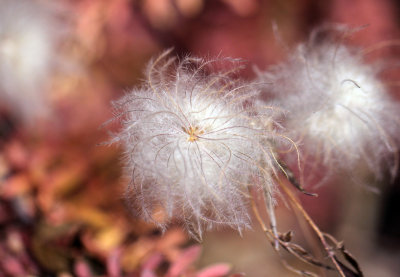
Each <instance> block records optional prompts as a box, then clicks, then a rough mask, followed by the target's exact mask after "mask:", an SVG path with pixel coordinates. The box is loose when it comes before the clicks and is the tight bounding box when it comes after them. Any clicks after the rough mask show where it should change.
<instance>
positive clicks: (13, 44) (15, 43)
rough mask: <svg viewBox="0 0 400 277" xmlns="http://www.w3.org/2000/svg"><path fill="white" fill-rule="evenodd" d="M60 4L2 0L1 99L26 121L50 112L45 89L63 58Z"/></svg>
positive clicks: (0, 41) (62, 29) (63, 29)
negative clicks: (58, 5)
mask: <svg viewBox="0 0 400 277" xmlns="http://www.w3.org/2000/svg"><path fill="white" fill-rule="evenodd" d="M58 13H59V10H58V7H56V6H53V4H51V5H44V4H42V3H41V2H38V1H32V0H0V99H1V101H2V102H3V103H6V104H7V105H8V109H12V110H11V112H13V113H14V115H16V116H18V117H20V118H22V119H23V120H25V121H31V120H32V119H33V118H36V117H40V116H42V115H44V114H46V112H47V109H48V107H47V105H46V97H45V91H46V86H47V85H48V81H49V79H50V78H51V76H52V75H53V71H54V69H55V68H56V66H57V63H59V62H60V55H59V54H58V51H59V49H58V48H57V46H58V43H59V42H60V39H61V37H62V35H63V34H65V32H66V27H65V26H64V25H63V24H62V21H61V20H60V18H59V15H60V14H58Z"/></svg>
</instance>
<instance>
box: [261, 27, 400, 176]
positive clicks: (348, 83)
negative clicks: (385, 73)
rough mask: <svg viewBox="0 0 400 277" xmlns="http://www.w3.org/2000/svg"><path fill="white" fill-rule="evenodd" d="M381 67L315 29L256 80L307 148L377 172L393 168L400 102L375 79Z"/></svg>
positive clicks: (329, 160) (334, 162)
mask: <svg viewBox="0 0 400 277" xmlns="http://www.w3.org/2000/svg"><path fill="white" fill-rule="evenodd" d="M323 35H325V37H323ZM380 69H381V68H380V67H378V66H376V65H373V64H367V63H365V62H364V60H363V56H362V51H361V50H360V49H356V48H352V47H349V46H346V45H344V44H343V43H342V42H341V41H338V40H337V39H333V37H332V36H328V37H326V34H323V33H322V32H320V31H316V32H315V33H314V34H313V35H312V38H311V39H310V41H309V42H308V43H305V44H300V45H299V46H298V47H297V49H295V50H294V51H293V53H292V54H290V56H289V58H288V61H286V62H284V63H282V64H280V65H278V66H275V67H273V68H271V69H270V70H268V71H267V72H264V73H262V74H260V80H261V81H262V82H263V83H266V85H265V86H264V89H265V93H266V94H269V95H272V96H273V97H274V98H275V99H276V102H277V103H279V105H280V106H282V107H284V108H285V109H286V110H287V111H288V115H287V118H286V126H285V127H287V129H288V130H290V131H292V133H293V134H295V135H296V136H297V138H298V139H299V140H302V144H303V146H304V148H303V149H304V150H305V153H306V154H308V155H310V154H311V155H312V156H313V159H314V160H317V161H319V162H322V163H323V164H324V165H325V166H327V167H328V168H330V169H333V168H338V169H346V170H348V171H349V172H352V171H353V170H354V169H355V168H356V167H357V165H358V164H360V163H366V164H367V165H368V167H369V168H370V170H371V171H372V172H373V173H374V174H375V176H376V177H382V175H383V173H384V172H385V170H387V169H389V170H391V173H392V174H394V173H395V172H396V170H397V152H398V141H399V140H398V138H397V136H398V131H399V126H400V125H399V112H400V108H399V105H398V104H396V103H395V102H394V101H393V100H392V99H391V98H390V96H389V95H388V94H387V91H386V89H385V87H384V84H383V83H382V82H381V81H380V80H379V78H378V73H379V71H380Z"/></svg>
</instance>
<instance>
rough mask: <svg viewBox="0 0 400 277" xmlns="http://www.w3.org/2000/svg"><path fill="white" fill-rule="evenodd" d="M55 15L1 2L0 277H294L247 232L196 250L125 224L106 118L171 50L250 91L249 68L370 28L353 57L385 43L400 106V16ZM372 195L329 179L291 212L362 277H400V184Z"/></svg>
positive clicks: (223, 10)
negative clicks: (311, 224) (336, 32)
mask: <svg viewBox="0 0 400 277" xmlns="http://www.w3.org/2000/svg"><path fill="white" fill-rule="evenodd" d="M53 2H54V1H50V0H49V1H44V0H42V1H32V0H18V1H17V0H0V82H1V83H0V276H60V277H61V276H62V277H67V276H79V277H89V276H115V277H117V276H146V277H151V276H170V277H174V276H200V277H201V276H202V277H211V276H229V275H230V274H232V276H242V275H240V274H241V273H245V274H246V275H245V276H294V275H293V274H292V273H289V272H288V271H287V270H286V269H284V267H283V266H282V264H281V263H280V260H279V257H278V256H277V255H276V254H275V252H274V251H273V249H272V247H271V245H270V244H269V242H268V241H267V240H266V239H265V238H264V235H263V233H262V232H261V231H260V229H259V227H258V226H257V224H256V222H255V223H254V229H253V230H251V231H248V232H245V233H244V234H243V236H242V237H241V236H240V235H239V234H237V233H236V232H234V231H230V230H218V231H213V232H209V233H207V234H206V235H205V237H204V241H203V242H202V243H201V244H197V243H196V242H194V241H191V240H190V239H189V238H188V237H187V235H186V234H185V233H184V231H183V230H181V229H180V228H179V226H176V227H172V228H171V229H170V230H168V231H167V232H166V233H165V234H164V235H162V234H161V233H160V231H159V230H157V229H155V228H154V227H153V226H152V225H151V224H147V223H144V222H142V221H140V220H138V219H136V218H135V217H133V216H132V215H131V214H130V213H129V209H127V206H128V205H126V203H125V201H124V198H123V194H124V187H125V185H126V183H127V182H128V180H127V179H125V178H124V177H123V176H122V167H123V165H122V163H121V161H120V154H121V149H119V148H118V146H115V145H112V146H107V145H105V142H107V141H108V140H109V139H110V136H109V133H108V132H109V129H110V128H109V126H108V124H107V123H106V122H107V121H108V120H110V119H111V118H112V110H111V105H110V102H111V101H112V100H116V99H118V98H119V97H121V96H122V95H124V93H126V92H127V91H129V89H130V88H132V87H133V86H135V85H138V84H140V82H141V79H142V78H143V74H142V72H143V69H144V67H145V65H146V63H147V61H148V60H149V59H150V58H151V57H153V56H155V55H157V54H159V53H160V52H162V51H163V50H165V49H167V48H171V47H173V49H174V50H173V51H174V54H176V55H178V56H185V55H187V54H191V55H195V56H201V57H213V56H217V55H221V56H230V57H235V58H242V59H244V60H245V61H246V62H247V63H248V67H247V68H246V69H245V70H244V71H243V73H242V76H243V78H245V79H251V78H253V77H254V76H255V73H254V70H253V67H254V66H257V67H259V68H261V69H265V68H267V66H269V65H271V64H274V63H277V62H279V61H281V60H283V59H284V58H285V53H286V47H287V48H289V49H290V48H293V47H295V45H296V44H297V43H299V42H302V41H304V40H306V39H307V37H308V35H309V33H310V32H311V31H312V30H313V29H314V28H315V27H318V26H320V25H321V24H324V23H344V24H347V25H348V26H350V27H360V26H364V28H363V29H362V30H361V31H359V32H357V33H355V34H354V35H353V36H352V37H351V38H350V39H349V41H348V43H350V44H354V45H358V46H359V47H361V48H367V47H374V46H377V45H381V44H382V42H390V43H388V47H377V51H375V52H374V53H372V54H371V55H369V57H368V59H371V60H380V59H385V60H387V61H391V62H393V64H395V65H396V66H394V67H393V68H390V69H389V70H387V71H386V72H385V74H384V76H382V78H383V79H384V80H385V82H387V84H388V86H389V88H390V90H391V93H393V95H394V96H395V97H396V98H399V97H398V95H399V94H398V85H399V83H398V81H397V80H398V77H399V76H400V75H399V73H400V72H398V70H397V68H396V67H398V66H397V64H396V63H397V62H396V61H398V60H399V55H400V47H398V45H399V37H400V32H399V31H400V3H399V2H398V1H395V0H354V1H346V0H327V1H316V0H315V1H313V0H265V1H262V0H113V1H103V0H80V1H78V0H60V1H57V3H56V4H55V3H53ZM273 24H276V26H277V29H278V32H279V34H280V37H279V38H278V37H277V36H276V34H274V32H273V28H272V26H273ZM396 43H397V46H396ZM284 46H286V47H284ZM376 188H378V190H377V189H376ZM376 188H375V192H372V191H371V190H370V189H367V188H365V187H363V186H357V185H354V184H349V183H346V181H344V180H343V179H342V178H337V180H331V182H330V184H329V185H325V186H323V187H320V188H315V192H317V193H318V194H319V197H318V198H310V197H307V196H300V198H301V201H302V203H303V205H304V207H305V209H306V210H307V211H308V212H309V213H310V215H311V217H312V218H313V219H314V220H315V221H316V223H317V224H318V225H319V227H320V228H321V229H322V230H323V231H325V232H328V233H331V234H333V235H335V237H336V238H337V239H338V240H343V241H344V242H345V245H346V248H347V249H349V250H350V251H351V252H352V253H353V254H354V255H355V256H356V257H357V258H358V261H359V262H360V264H361V267H362V268H363V270H364V272H365V276H382V277H386V276H387V277H389V276H400V264H399V260H400V216H399V215H400V201H399V199H400V178H399V179H397V180H394V182H387V183H386V184H376ZM278 202H279V203H278V204H279V205H278V209H277V217H278V221H279V222H278V226H279V229H280V230H281V231H282V232H286V231H289V230H293V231H294V233H295V241H296V242H299V243H300V244H302V245H306V246H305V247H306V248H307V249H313V245H315V243H316V239H315V237H313V235H312V234H311V232H310V230H308V229H307V228H304V222H303V221H302V220H301V219H299V220H298V219H297V218H296V214H295V213H294V212H293V211H292V210H290V209H288V208H286V206H285V205H284V204H283V203H282V202H281V201H278ZM307 245H308V246H307ZM287 258H288V259H289V260H288V261H289V262H290V263H291V264H293V265H295V266H297V267H299V268H302V267H304V268H308V269H310V267H309V266H305V265H303V264H301V263H300V262H299V261H297V260H291V258H290V257H287ZM316 272H318V269H316ZM233 274H236V275H233ZM321 274H322V273H321ZM327 276H331V275H329V274H328V275H327ZM332 276H336V275H335V274H333V275H332Z"/></svg>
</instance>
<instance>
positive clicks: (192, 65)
mask: <svg viewBox="0 0 400 277" xmlns="http://www.w3.org/2000/svg"><path fill="white" fill-rule="evenodd" d="M169 52H170V51H167V52H165V53H163V54H162V55H161V56H159V57H158V58H157V59H156V60H154V61H152V62H150V63H149V65H148V69H147V72H146V77H147V80H146V81H145V82H144V84H143V86H142V87H141V88H135V89H133V90H132V91H130V92H129V93H128V94H127V95H126V96H125V97H123V98H122V99H120V100H119V101H117V102H115V103H114V107H115V108H116V116H117V117H116V118H117V119H119V120H120V121H121V124H122V129H121V131H120V132H119V133H118V134H116V135H115V138H114V140H113V141H119V142H120V143H122V144H123V147H124V149H125V162H126V172H127V176H128V178H130V179H131V185H130V187H129V188H128V194H129V195H130V198H131V201H132V206H133V208H134V210H135V211H137V212H139V214H140V215H141V216H142V217H143V218H144V219H146V220H148V221H153V222H155V223H156V224H158V225H159V226H160V227H162V228H165V227H166V226H167V225H168V224H170V223H172V222H175V221H179V222H183V224H184V225H185V227H186V229H187V230H188V231H189V232H190V233H191V235H192V236H194V237H195V238H197V239H201V237H202V233H203V230H204V229H209V228H212V227H215V226H230V227H232V228H234V229H237V230H238V231H239V232H241V231H242V230H243V229H244V228H247V227H249V223H250V217H249V213H248V200H249V194H248V186H249V185H250V184H252V185H254V184H255V183H258V184H260V185H259V186H261V187H262V189H263V190H264V192H265V193H266V196H267V201H269V204H270V207H272V210H270V214H271V222H275V221H274V215H273V205H272V202H273V193H274V184H273V176H272V175H273V174H274V172H275V168H276V161H275V156H274V151H273V145H272V144H273V143H274V141H278V140H279V139H281V136H279V135H278V134H277V133H275V131H274V130H273V128H272V127H271V128H269V129H266V128H265V127H264V126H266V125H263V124H265V123H266V122H270V124H268V125H269V126H275V124H274V121H273V118H272V116H271V114H272V110H271V109H269V108H265V109H264V108H260V107H258V108H255V107H254V106H253V102H254V100H255V98H256V95H258V93H259V92H258V90H257V89H255V88H254V87H252V86H251V85H248V84H243V83H240V82H238V81H235V80H234V79H233V78H232V74H234V73H235V71H237V69H238V68H237V62H236V61H232V60H228V59H224V60H222V62H225V63H226V62H229V63H233V64H234V65H235V68H234V69H232V70H229V71H228V70H226V71H223V70H222V71H221V70H220V71H217V73H215V72H216V70H215V68H214V65H215V64H218V63H220V62H221V59H216V60H208V61H205V60H202V59H198V58H190V57H187V58H184V59H183V60H182V61H179V62H177V61H176V59H174V58H168V54H169ZM212 69H214V71H211V72H210V70H212ZM254 180H257V182H255V181H254Z"/></svg>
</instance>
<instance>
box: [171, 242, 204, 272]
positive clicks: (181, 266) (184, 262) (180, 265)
mask: <svg viewBox="0 0 400 277" xmlns="http://www.w3.org/2000/svg"><path fill="white" fill-rule="evenodd" d="M200 253H201V247H200V246H198V245H194V246H191V247H189V248H187V249H185V250H184V251H183V253H182V254H181V255H180V257H179V258H178V259H177V260H176V261H175V262H174V263H173V264H172V265H171V267H170V268H169V270H168V272H167V275H166V277H178V276H180V274H182V273H183V272H184V271H185V270H186V269H187V268H188V267H189V266H190V265H191V264H192V263H193V262H194V261H195V260H196V259H197V258H198V257H199V255H200Z"/></svg>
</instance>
